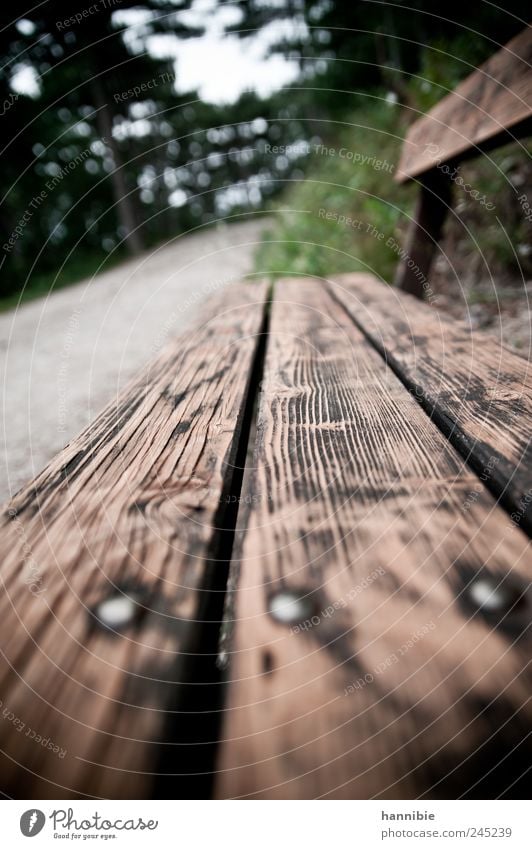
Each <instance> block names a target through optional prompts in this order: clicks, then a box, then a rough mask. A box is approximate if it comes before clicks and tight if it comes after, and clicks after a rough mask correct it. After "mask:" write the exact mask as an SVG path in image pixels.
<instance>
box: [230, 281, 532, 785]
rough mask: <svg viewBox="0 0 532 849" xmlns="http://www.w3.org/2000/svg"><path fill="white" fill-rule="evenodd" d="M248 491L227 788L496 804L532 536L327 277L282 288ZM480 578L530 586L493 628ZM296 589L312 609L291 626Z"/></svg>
mask: <svg viewBox="0 0 532 849" xmlns="http://www.w3.org/2000/svg"><path fill="white" fill-rule="evenodd" d="M242 501H243V503H244V504H246V505H248V507H249V516H248V521H247V530H246V531H245V533H243V540H241V554H240V558H239V560H238V562H237V563H236V564H235V576H234V580H235V581H236V582H237V590H236V594H235V599H234V600H233V604H232V605H231V606H229V618H232V617H233V618H234V620H235V632H234V637H233V640H232V642H231V641H230V642H229V658H230V665H229V672H228V698H227V705H226V708H227V709H226V712H225V720H224V728H223V734H222V744H221V750H220V756H219V760H218V771H219V772H218V783H217V795H218V796H219V797H224V798H225V797H252V798H314V797H345V798H371V797H374V796H378V797H386V798H413V797H416V796H418V795H422V794H427V795H429V796H433V797H439V796H441V797H446V796H451V797H452V798H455V797H456V796H459V795H460V794H462V793H467V792H469V793H470V795H473V796H478V797H480V798H485V797H486V796H490V795H491V794H494V795H497V793H499V792H504V790H505V789H506V788H508V787H509V786H510V785H511V784H512V782H513V781H514V780H516V779H519V777H520V775H521V773H522V772H523V771H524V770H525V769H526V768H527V767H530V764H531V763H532V753H531V749H530V741H528V742H527V740H526V737H527V732H528V728H529V724H530V719H531V714H532V707H531V706H530V702H529V700H530V676H527V675H526V674H525V671H524V670H525V667H526V665H527V664H528V663H529V657H530V640H529V639H528V638H527V637H526V635H524V634H523V633H522V632H523V629H524V630H526V627H527V626H528V622H529V618H530V612H531V610H530V600H529V599H528V598H523V597H521V596H520V594H521V592H522V588H523V587H524V586H525V585H526V584H527V583H528V577H529V574H530V572H529V568H530V559H529V554H530V552H529V543H528V540H527V538H526V537H525V535H524V534H522V532H521V531H520V530H518V529H515V528H514V527H513V526H511V524H510V523H509V521H508V517H507V516H506V514H505V513H504V512H503V511H502V510H501V509H500V508H499V507H497V506H496V505H495V503H494V501H493V498H492V496H491V495H490V494H489V493H488V492H487V491H486V490H485V489H484V487H483V486H482V485H481V484H479V481H478V478H477V477H476V476H475V475H473V474H472V473H471V472H470V471H469V470H468V468H467V467H466V466H465V464H464V462H463V460H462V459H461V457H460V456H459V455H458V454H457V453H456V452H455V451H454V450H453V449H452V448H451V447H450V445H449V443H448V442H447V440H446V439H445V438H444V437H443V436H442V434H441V433H440V431H439V430H438V429H437V428H436V427H435V426H434V424H433V423H432V422H431V421H430V419H429V417H428V416H427V415H426V414H425V413H424V412H423V410H421V408H420V407H419V405H418V404H417V403H416V402H415V400H414V399H413V397H412V396H411V395H410V393H409V392H408V391H406V389H405V388H404V387H403V385H402V384H401V383H400V381H399V380H398V379H397V378H396V376H395V375H394V374H393V373H392V372H391V370H390V369H389V368H387V367H386V365H385V363H384V361H383V359H382V358H381V357H380V355H379V354H377V352H376V351H375V350H374V349H373V347H372V346H371V345H370V343H369V342H368V341H367V340H366V339H365V338H364V337H363V335H362V334H361V333H360V332H359V331H358V329H357V328H356V327H355V326H354V324H353V322H352V321H351V319H350V318H349V316H348V315H347V314H346V312H345V310H343V309H342V308H341V307H340V306H339V305H338V304H337V303H336V302H335V301H334V300H333V299H332V297H331V296H330V295H329V293H328V291H327V289H326V287H325V286H324V285H323V284H321V283H320V282H318V281H307V280H290V281H282V282H280V283H278V284H277V286H276V290H275V297H274V301H273V307H272V316H271V328H270V336H269V341H268V349H267V355H266V364H265V374H264V380H263V383H262V396H261V401H260V408H259V418H258V433H257V441H256V450H255V458H254V472H253V474H252V476H251V478H250V482H249V484H248V488H247V491H244V493H243V498H242ZM508 573H510V576H509V577H508ZM477 574H478V575H483V576H484V579H488V578H491V579H492V580H494V581H495V582H496V583H498V582H499V581H500V580H501V579H502V578H503V577H504V578H505V582H504V586H505V587H506V590H507V592H508V594H509V596H508V597H509V598H510V599H513V598H514V597H513V596H512V592H515V593H516V596H515V598H517V597H521V602H520V605H519V606H518V607H516V608H514V609H513V613H512V614H509V615H508V616H507V617H506V619H505V621H504V623H503V624H499V625H498V627H495V620H500V617H501V613H500V611H499V612H498V613H496V612H494V618H490V616H489V614H488V613H487V611H486V613H485V615H484V613H482V614H481V613H480V612H479V610H478V603H477V602H476V601H475V598H476V599H478V595H476V594H477V593H478V592H479V591H481V590H482V584H479V583H478V581H477V579H476V576H477ZM511 587H512V588H513V589H510V588H511ZM287 591H292V592H293V593H294V594H295V596H296V597H298V598H300V599H302V601H301V602H300V604H301V605H302V607H303V610H302V611H301V612H299V613H298V616H297V617H295V618H294V620H293V621H292V622H291V623H289V624H286V623H284V624H283V623H282V622H280V621H278V619H275V618H274V616H273V615H272V614H271V610H272V605H274V604H275V599H277V601H279V593H282V592H287ZM501 604H502V609H503V610H505V609H506V608H505V604H506V602H505V600H504V598H502V597H501ZM313 617H314V618H313ZM302 619H303V623H302V622H301V620H302ZM313 623H314V624H313ZM419 632H422V636H419ZM425 632H426V633H425ZM416 634H417V636H415V637H414V636H413V635H416ZM517 635H519V636H520V641H519V642H518V643H516V645H515V646H513V647H512V644H513V642H514V640H515V639H516V637H517ZM409 642H410V643H412V645H409ZM403 646H406V649H405V650H404V653H403V654H401V650H402V647H403ZM365 676H368V678H367V679H366V678H365ZM368 679H369V683H365V681H367V680H368ZM361 681H362V682H363V683H362V684H360V682H361ZM354 682H357V683H358V686H357V685H356V684H355V683H354ZM502 758H505V760H504V763H502V764H501V765H500V766H499V767H498V766H497V765H498V763H499V761H500V760H501V759H502ZM492 767H493V771H492V772H489V770H491V769H492ZM483 777H484V778H483ZM477 780H480V783H479V784H475V782H477ZM516 786H517V785H516ZM520 786H521V785H520ZM509 792H512V791H509ZM514 792H517V791H516V787H514Z"/></svg>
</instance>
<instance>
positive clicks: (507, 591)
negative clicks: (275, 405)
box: [469, 576, 522, 614]
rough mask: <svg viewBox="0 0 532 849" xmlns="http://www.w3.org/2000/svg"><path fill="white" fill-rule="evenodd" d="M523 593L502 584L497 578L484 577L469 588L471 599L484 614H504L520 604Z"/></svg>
mask: <svg viewBox="0 0 532 849" xmlns="http://www.w3.org/2000/svg"><path fill="white" fill-rule="evenodd" d="M521 596H522V593H521V592H520V591H519V590H518V589H517V588H515V587H513V586H508V584H507V583H506V582H505V583H501V581H500V580H499V579H498V578H496V577H488V576H483V577H482V578H478V579H477V580H476V581H474V582H473V583H472V584H471V585H470V587H469V598H470V600H471V601H472V603H473V604H474V605H475V607H478V608H479V610H482V612H483V613H488V614H489V613H504V612H505V611H508V610H511V609H512V608H513V606H514V605H515V604H516V603H517V602H519V600H520V598H521Z"/></svg>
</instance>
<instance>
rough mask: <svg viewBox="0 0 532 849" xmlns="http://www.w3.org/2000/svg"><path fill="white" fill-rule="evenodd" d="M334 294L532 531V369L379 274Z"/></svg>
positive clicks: (344, 281)
mask: <svg viewBox="0 0 532 849" xmlns="http://www.w3.org/2000/svg"><path fill="white" fill-rule="evenodd" d="M330 285H331V291H332V292H333V294H334V295H335V297H337V298H339V299H340V300H341V301H342V303H343V304H344V305H345V307H346V309H347V310H348V311H349V312H350V314H351V315H352V317H353V319H354V320H355V321H356V322H357V323H358V324H359V325H360V326H362V327H363V329H364V332H365V333H366V334H367V335H368V336H369V337H370V338H371V339H372V340H373V342H374V343H375V345H376V346H377V347H378V348H381V349H382V350H383V351H384V352H385V355H386V357H387V359H388V362H389V363H390V364H391V365H392V366H393V368H394V369H395V370H397V371H398V372H399V373H400V375H401V377H402V379H403V380H404V381H405V382H406V383H408V384H409V385H410V386H411V389H412V391H414V393H415V395H416V397H417V398H418V399H419V400H420V401H422V402H423V403H424V405H425V407H426V409H427V410H428V411H429V413H430V414H431V415H433V416H434V418H435V420H437V421H438V423H439V426H441V427H443V428H444V429H445V430H446V432H448V433H450V434H451V438H452V439H453V441H454V442H455V443H456V445H457V447H458V448H459V450H460V451H461V452H462V453H463V454H464V455H465V456H467V458H468V462H470V463H471V464H472V465H473V466H474V467H475V469H476V470H477V471H478V473H479V474H482V475H483V476H484V478H485V479H486V481H487V482H488V483H489V485H490V487H491V488H492V489H493V491H494V492H495V493H496V495H497V497H500V498H501V501H502V502H503V503H504V505H505V506H506V507H507V509H508V510H509V511H510V512H511V513H512V514H514V515H515V517H516V519H517V521H518V522H519V524H520V525H521V527H523V528H524V529H525V530H526V531H527V532H528V533H529V534H530V533H531V531H532V443H531V436H532V432H531V427H530V422H531V420H532V418H531V417H532V374H531V370H530V364H529V363H528V362H527V361H526V360H525V359H524V358H523V357H519V356H518V355H517V354H514V353H513V352H511V351H510V350H509V349H507V348H505V347H503V346H501V345H499V344H498V343H497V342H496V340H494V339H493V337H492V336H488V335H487V334H485V333H482V332H475V333H472V332H471V331H469V330H468V329H467V328H466V327H465V326H458V325H457V323H456V321H454V320H453V319H452V318H450V317H449V316H448V315H447V314H445V313H444V312H443V311H439V310H438V309H437V304H434V306H433V307H432V308H429V307H428V306H427V305H426V304H420V303H419V302H418V301H417V300H415V299H414V298H412V297H410V296H409V295H406V294H403V293H402V292H398V291H397V290H396V289H394V288H391V287H389V286H386V285H385V284H383V283H380V282H379V281H378V280H376V279H375V278H374V277H372V276H371V275H364V274H353V275H343V276H339V277H337V278H334V280H332V281H331V283H330Z"/></svg>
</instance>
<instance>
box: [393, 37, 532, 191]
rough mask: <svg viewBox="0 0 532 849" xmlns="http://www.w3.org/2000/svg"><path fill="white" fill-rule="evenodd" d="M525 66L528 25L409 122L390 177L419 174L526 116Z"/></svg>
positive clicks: (531, 91) (529, 51)
mask: <svg viewBox="0 0 532 849" xmlns="http://www.w3.org/2000/svg"><path fill="white" fill-rule="evenodd" d="M531 66H532V28H531V27H530V26H529V27H527V28H526V29H524V30H523V32H521V33H520V34H519V35H518V36H516V37H515V38H513V39H512V40H511V41H509V42H508V44H507V45H505V47H503V48H502V49H501V50H499V51H498V52H497V53H495V54H494V55H493V56H491V57H490V59H488V61H487V62H485V63H484V64H483V65H481V66H480V68H478V69H477V70H476V71H474V73H472V74H471V75H470V76H469V77H467V79H465V80H464V81H463V82H461V83H460V85H459V86H457V88H456V89H455V91H453V92H452V93H451V94H448V95H447V96H446V97H444V98H443V100H441V101H440V102H439V103H438V104H437V105H436V106H435V107H434V108H433V109H431V111H430V112H429V113H428V114H427V115H424V116H423V117H422V118H420V119H419V120H418V121H416V122H415V123H414V124H412V126H411V127H410V129H409V131H408V133H407V136H406V139H405V142H404V145H403V149H402V153H401V160H400V162H399V166H398V168H397V171H396V174H395V179H396V180H397V181H398V182H400V183H401V182H404V181H405V180H409V179H411V178H412V177H416V176H419V175H420V174H422V173H423V172H425V171H428V170H429V169H430V168H434V167H435V166H436V165H438V164H439V163H444V162H448V161H449V160H451V159H454V158H455V157H457V156H460V155H461V154H464V153H465V151H467V150H468V149H469V148H471V147H479V146H481V145H482V144H484V143H486V142H487V141H488V140H490V139H494V138H495V137H496V136H498V135H500V134H501V133H502V132H503V131H504V130H507V129H511V128H512V127H515V126H516V125H518V124H519V123H520V122H522V121H525V120H526V119H528V118H530V116H531V115H532V67H531Z"/></svg>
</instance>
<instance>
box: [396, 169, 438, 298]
mask: <svg viewBox="0 0 532 849" xmlns="http://www.w3.org/2000/svg"><path fill="white" fill-rule="evenodd" d="M451 195H452V192H451V181H450V179H449V177H447V176H446V175H445V174H442V172H441V171H437V170H434V171H430V172H429V173H428V174H425V176H424V178H423V182H422V184H421V187H420V191H419V195H418V200H417V204H416V209H415V212H414V217H413V218H412V220H411V222H410V226H409V228H408V235H407V239H406V245H405V256H404V259H402V260H401V261H400V262H399V264H398V266H397V271H396V274H395V279H394V285H395V286H397V287H398V288H399V289H402V290H403V291H404V292H408V293H409V294H410V295H415V296H416V298H419V299H420V300H423V298H424V294H425V292H424V285H423V284H426V281H427V278H428V275H429V272H430V269H431V266H432V261H433V259H434V256H435V253H436V249H437V246H438V242H439V240H440V237H441V233H442V228H443V223H444V221H445V217H446V215H447V212H448V210H449V207H450V203H451Z"/></svg>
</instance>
